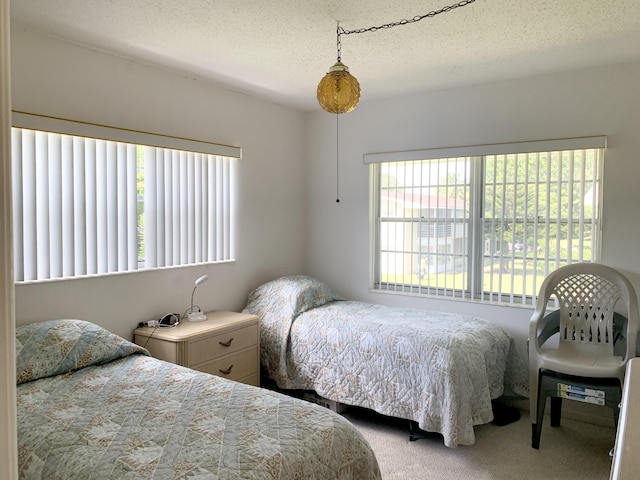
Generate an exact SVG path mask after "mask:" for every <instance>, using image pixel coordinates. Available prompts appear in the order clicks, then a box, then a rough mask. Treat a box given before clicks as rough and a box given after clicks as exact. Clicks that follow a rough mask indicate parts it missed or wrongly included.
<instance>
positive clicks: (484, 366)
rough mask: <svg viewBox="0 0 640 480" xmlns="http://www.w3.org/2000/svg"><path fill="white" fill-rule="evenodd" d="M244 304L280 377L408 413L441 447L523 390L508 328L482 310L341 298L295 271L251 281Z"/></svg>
mask: <svg viewBox="0 0 640 480" xmlns="http://www.w3.org/2000/svg"><path fill="white" fill-rule="evenodd" d="M245 311H246V312H250V313H254V314H257V315H260V317H261V327H260V328H261V361H262V365H263V367H264V368H265V370H266V371H267V373H268V375H269V376H270V377H271V378H273V379H274V380H275V381H276V383H277V384H278V386H279V387H281V388H286V389H309V390H315V391H316V392H317V393H319V394H320V395H322V396H323V397H326V398H328V399H330V400H335V401H338V402H342V403H345V404H348V405H357V406H361V407H366V408H370V409H372V410H375V411H377V412H379V413H382V414H384V415H389V416H394V417H399V418H406V419H409V420H414V421H416V422H417V423H418V424H419V426H420V428H421V429H423V430H426V431H430V432H439V433H441V434H442V435H443V437H444V443H445V445H447V446H449V447H455V446H458V445H471V444H473V443H475V435H474V430H473V426H474V425H478V424H483V423H488V422H490V421H491V420H492V419H493V412H492V408H491V400H492V399H495V398H497V397H499V396H501V395H503V394H508V395H518V396H527V394H528V391H527V390H528V387H527V380H528V377H527V373H526V365H525V364H524V361H523V360H522V359H521V358H520V357H519V355H518V353H517V351H516V348H515V342H514V340H513V338H512V337H511V336H510V335H509V334H508V333H507V332H505V331H504V330H503V329H501V328H499V327H498V326H496V325H495V324H493V323H491V322H489V321H487V320H484V319H481V318H477V317H472V316H464V315H458V314H452V313H444V312H429V311H424V310H416V309H407V308H391V307H385V306H382V305H374V304H368V303H362V302H354V301H345V300H341V299H340V297H339V296H337V295H336V294H335V293H333V292H332V291H331V289H330V288H329V287H328V286H326V284H323V283H322V282H318V281H317V280H315V279H312V278H310V277H304V276H296V277H283V278H281V279H278V280H275V281H273V282H269V283H267V284H265V285H263V286H261V287H259V288H258V289H256V290H255V291H254V292H252V294H251V295H250V296H249V302H248V304H247V307H246V308H245Z"/></svg>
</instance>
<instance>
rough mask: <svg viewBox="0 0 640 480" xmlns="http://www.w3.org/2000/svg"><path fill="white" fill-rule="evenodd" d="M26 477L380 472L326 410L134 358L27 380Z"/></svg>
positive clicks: (22, 463)
mask: <svg viewBox="0 0 640 480" xmlns="http://www.w3.org/2000/svg"><path fill="white" fill-rule="evenodd" d="M17 400H18V428H19V431H18V448H19V473H20V478H21V479H35V478H50V479H65V480H67V479H82V480H89V479H105V478H111V479H129V478H131V479H133V478H135V479H143V478H149V479H150V478H153V479H174V478H203V479H205V478H206V479H231V478H233V479H260V480H262V479H303V478H304V479H318V480H321V479H322V480H324V479H341V480H342V479H344V480H347V479H360V480H368V479H376V478H380V473H379V469H378V466H377V462H376V459H375V456H374V455H373V453H372V451H371V449H370V447H369V445H368V443H367V442H366V441H365V440H364V438H363V437H362V436H361V435H360V434H359V432H357V431H356V430H355V429H354V428H353V427H352V426H351V425H350V424H349V423H348V422H347V421H346V420H345V419H343V418H342V417H340V416H339V415H336V414H334V413H333V412H330V411H328V410H327V409H324V408H322V407H319V406H316V405H312V404H309V403H307V402H303V401H302V400H298V399H294V398H290V397H287V396H284V395H281V394H278V393H274V392H270V391H267V390H263V389H260V388H257V387H252V386H249V385H244V384H241V383H237V382H232V381H230V380H226V379H223V378H219V377H214V376H211V375H208V374H204V373H201V372H196V371H194V370H190V369H187V368H185V367H180V366H177V365H173V364H170V363H166V362H162V361H159V360H156V359H153V358H150V357H146V356H142V355H132V356H128V357H126V358H122V359H118V360H115V361H113V362H111V363H107V364H103V365H97V366H91V367H87V368H83V369H80V370H77V371H75V372H73V373H67V374H63V375H58V376H53V377H49V378H43V379H40V380H37V381H33V382H28V383H23V384H22V385H19V386H18V388H17Z"/></svg>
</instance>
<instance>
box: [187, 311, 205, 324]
mask: <svg viewBox="0 0 640 480" xmlns="http://www.w3.org/2000/svg"><path fill="white" fill-rule="evenodd" d="M206 319H207V316H206V315H205V314H204V313H202V312H192V313H188V314H187V320H188V321H190V322H202V321H204V320H206Z"/></svg>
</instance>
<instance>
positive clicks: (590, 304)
mask: <svg viewBox="0 0 640 480" xmlns="http://www.w3.org/2000/svg"><path fill="white" fill-rule="evenodd" d="M554 296H555V297H556V298H557V299H558V305H559V313H560V320H559V321H560V347H561V348H562V344H563V342H566V343H572V344H576V343H577V344H583V345H593V346H595V347H597V348H599V349H606V350H607V351H610V352H611V354H612V355H613V352H614V341H615V333H616V332H614V313H616V314H617V315H616V317H618V318H619V315H622V316H623V317H625V318H626V320H627V321H626V326H625V327H626V328H625V331H624V332H623V333H624V336H625V338H626V340H627V351H626V355H625V357H626V358H627V359H628V358H629V357H634V356H635V342H636V336H637V331H638V324H639V319H638V305H637V302H638V300H637V297H636V293H635V290H634V288H633V286H632V285H631V283H630V282H629V280H628V279H627V278H626V277H625V276H624V275H623V274H622V273H620V272H619V271H617V270H615V269H613V268H611V267H608V266H606V265H602V264H598V263H575V264H571V265H567V266H564V267H561V268H559V269H557V270H555V271H554V272H552V273H551V274H549V275H548V276H547V278H546V279H545V281H544V282H543V284H542V287H541V288H540V295H539V298H538V303H537V305H536V311H538V313H540V314H542V315H543V314H544V313H543V312H544V310H545V308H546V305H547V304H548V303H549V300H550V299H552V298H553V297H554ZM540 310H542V311H540ZM616 327H617V328H616V330H617V331H619V330H620V325H616Z"/></svg>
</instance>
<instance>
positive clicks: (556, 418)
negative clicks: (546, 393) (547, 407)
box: [551, 397, 562, 427]
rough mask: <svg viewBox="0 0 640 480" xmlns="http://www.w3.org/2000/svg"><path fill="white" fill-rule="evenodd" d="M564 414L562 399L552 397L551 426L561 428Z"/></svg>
mask: <svg viewBox="0 0 640 480" xmlns="http://www.w3.org/2000/svg"><path fill="white" fill-rule="evenodd" d="M561 413H562V398H560V397H551V426H552V427H559V426H560V414H561Z"/></svg>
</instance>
